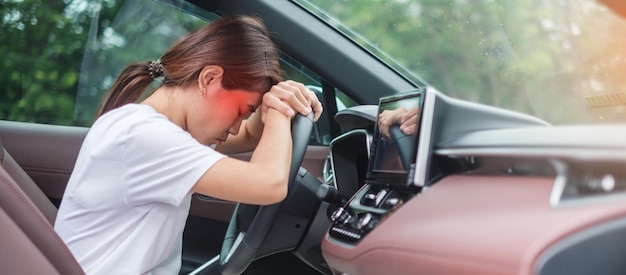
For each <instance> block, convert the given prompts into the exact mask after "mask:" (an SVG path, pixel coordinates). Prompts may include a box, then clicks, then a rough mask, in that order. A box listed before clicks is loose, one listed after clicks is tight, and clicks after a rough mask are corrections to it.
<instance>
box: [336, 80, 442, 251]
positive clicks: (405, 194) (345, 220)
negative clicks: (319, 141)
mask: <svg viewBox="0 0 626 275" xmlns="http://www.w3.org/2000/svg"><path fill="white" fill-rule="evenodd" d="M425 99H426V91H425V90H419V91H415V92H411V93H406V94H399V95H393V96H389V97H384V98H381V99H380V102H379V104H378V109H377V113H376V118H375V126H374V130H373V135H372V137H371V138H369V139H366V140H367V142H364V143H363V144H364V145H363V146H364V147H365V148H367V152H369V153H368V155H367V158H366V159H367V160H366V163H367V165H365V164H364V163H363V161H361V162H358V161H357V162H351V163H354V164H355V165H358V166H359V167H355V168H354V169H353V168H350V167H342V168H341V169H340V168H339V167H334V173H335V183H336V185H337V188H338V190H339V192H340V193H344V194H345V193H346V190H342V189H351V190H349V191H348V193H350V194H352V195H351V198H350V199H349V200H347V202H346V203H345V204H343V205H342V206H340V207H338V208H337V209H336V210H335V211H334V212H332V214H331V215H330V218H331V222H332V224H331V227H330V230H329V232H328V235H329V238H334V239H335V240H337V241H340V242H342V243H347V244H356V243H358V242H359V241H360V240H361V239H362V238H363V237H365V236H366V235H367V234H368V233H369V232H370V231H372V230H373V229H374V228H376V226H378V225H379V224H380V223H381V222H383V221H384V220H385V218H386V217H387V216H388V215H390V214H391V213H393V212H394V211H395V210H396V209H398V208H399V207H401V206H402V204H403V203H404V202H406V201H408V200H409V199H411V198H412V197H414V196H415V195H417V194H418V193H419V192H420V190H421V189H422V187H423V184H420V183H423V182H424V179H422V177H423V176H424V175H416V174H415V173H416V171H418V170H423V171H425V170H426V168H427V167H420V166H421V165H426V163H427V159H422V157H423V156H428V154H429V152H424V153H423V154H418V151H419V150H418V149H419V148H418V147H419V146H418V144H420V142H418V141H420V140H422V141H425V142H426V143H429V140H428V139H429V138H430V128H426V127H423V125H422V120H423V119H422V118H423V116H424V111H425V109H428V108H429V107H428V106H427V105H425V104H424V103H425ZM431 107H432V106H431ZM355 135H357V136H358V135H362V132H355V131H353V132H349V133H347V134H346V135H345V136H344V137H340V138H338V139H336V140H334V141H333V143H337V144H332V143H331V158H333V161H339V162H341V160H342V159H345V158H346V156H344V155H346V152H345V151H344V150H343V148H345V146H339V145H340V143H345V140H351V141H353V140H355V138H354V136H355ZM341 145H342V144H341ZM349 146H350V147H354V146H357V145H355V144H354V143H351V144H350V145H349ZM425 150H426V149H425ZM351 151H352V150H351ZM358 151H363V149H361V150H357V152H358ZM357 155H359V154H357ZM360 155H361V156H362V155H363V154H362V153H361V154H360ZM351 157H354V155H351ZM359 163H361V164H359ZM355 171H356V172H357V173H355ZM359 171H360V173H359ZM348 174H349V175H348ZM356 174H359V175H360V176H359V175H356ZM357 180H358V182H356V183H355V181H357ZM342 187H343V188H342Z"/></svg>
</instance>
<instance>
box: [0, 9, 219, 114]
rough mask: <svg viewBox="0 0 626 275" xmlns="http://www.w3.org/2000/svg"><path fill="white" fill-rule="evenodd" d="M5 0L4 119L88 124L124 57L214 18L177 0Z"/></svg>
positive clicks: (146, 52)
mask: <svg viewBox="0 0 626 275" xmlns="http://www.w3.org/2000/svg"><path fill="white" fill-rule="evenodd" d="M0 2H2V4H1V5H0V14H1V16H0V20H1V21H0V29H2V31H0V40H1V41H3V43H2V44H0V56H2V59H0V60H1V61H0V70H1V71H2V72H3V73H2V74H0V87H2V88H1V89H3V90H2V91H1V92H0V119H4V120H13V121H25V122H37V123H47V124H57V125H76V126H90V125H91V123H92V122H93V119H94V114H95V112H96V109H97V107H98V104H99V103H100V99H101V98H102V95H103V94H104V93H105V92H106V91H107V90H108V88H109V87H110V85H111V84H112V83H113V81H114V80H115V78H116V77H117V75H118V74H119V72H120V71H121V70H122V69H123V66H124V65H126V64H128V63H130V62H134V61H141V60H146V61H147V60H151V59H154V58H155V57H158V56H160V55H161V54H162V52H163V51H164V50H165V48H166V47H167V46H169V45H170V44H171V43H173V42H174V40H175V39H177V38H178V37H180V36H181V35H183V34H185V33H187V32H188V31H189V30H191V29H193V28H195V27H197V26H200V25H202V24H206V20H210V19H211V18H212V17H211V16H212V15H211V14H207V13H206V12H204V13H203V12H202V11H201V10H199V9H195V8H194V7H193V6H191V5H190V4H188V3H186V2H184V1H175V0H170V1H167V0H163V1H136V0H132V1H131V0H126V1H124V0H107V1H2V0H0ZM191 13H193V14H195V16H194V15H191ZM201 18H202V19H201Z"/></svg>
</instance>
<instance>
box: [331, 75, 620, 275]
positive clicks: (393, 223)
mask: <svg viewBox="0 0 626 275" xmlns="http://www.w3.org/2000/svg"><path fill="white" fill-rule="evenodd" d="M398 108H403V109H406V110H407V111H408V110H411V109H412V108H417V110H418V112H416V113H415V114H416V115H417V119H413V120H412V121H413V122H414V123H415V126H416V127H415V128H414V129H415V130H414V131H413V132H411V133H406V132H403V131H400V130H399V129H398V128H400V127H398V126H399V125H395V126H393V124H392V123H387V122H388V120H386V117H385V114H386V111H390V110H397V109H398ZM336 120H337V121H338V122H339V123H340V124H341V126H342V128H343V129H344V131H345V134H343V135H342V136H340V137H337V138H335V139H334V140H333V141H332V142H331V146H330V156H329V162H330V164H329V165H328V167H329V169H330V170H331V171H330V172H329V173H331V174H332V177H329V178H330V179H331V180H330V181H329V182H328V184H329V185H331V186H333V187H335V188H336V189H337V191H338V193H339V194H340V197H341V200H338V203H337V205H336V207H334V208H333V209H332V211H331V213H330V219H331V225H330V227H329V229H328V231H327V234H326V236H325V238H324V239H323V241H322V253H323V256H324V259H325V260H326V262H327V263H328V265H329V266H330V267H331V269H332V270H333V272H334V273H335V274H383V273H384V274H626V263H625V262H626V261H623V259H622V258H623V257H622V256H623V255H626V192H624V191H625V190H626V172H622V170H623V169H622V167H624V165H625V164H626V142H624V141H622V138H621V137H624V136H626V128H625V127H623V126H611V125H608V126H570V127H567V126H563V127H554V126H551V125H549V124H548V123H546V122H544V121H542V120H540V119H537V118H535V117H532V116H529V115H525V114H519V113H515V112H511V111H506V110H501V109H497V108H493V107H489V106H483V105H480V104H476V103H471V102H465V101H461V100H457V99H454V98H450V97H447V96H445V95H443V94H442V93H440V92H438V91H437V90H435V89H433V88H430V87H429V88H424V89H419V90H415V91H410V92H408V93H405V94H399V95H393V96H389V97H384V98H381V99H380V103H379V104H378V106H358V107H354V108H349V109H347V110H344V111H342V112H339V113H338V114H337V116H336ZM398 124H400V123H398ZM387 126H393V127H396V130H395V133H394V131H393V130H389V129H390V128H392V127H387ZM385 127H387V128H389V129H387V128H385Z"/></svg>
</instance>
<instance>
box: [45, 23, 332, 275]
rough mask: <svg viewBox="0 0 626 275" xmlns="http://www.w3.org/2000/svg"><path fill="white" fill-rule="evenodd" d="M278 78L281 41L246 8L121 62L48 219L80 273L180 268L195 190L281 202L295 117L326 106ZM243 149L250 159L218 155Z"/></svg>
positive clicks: (251, 200)
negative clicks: (142, 58)
mask: <svg viewBox="0 0 626 275" xmlns="http://www.w3.org/2000/svg"><path fill="white" fill-rule="evenodd" d="M159 77H163V80H162V84H161V85H160V86H159V87H158V88H157V89H156V90H155V91H154V92H153V93H152V94H150V95H149V96H148V97H147V98H145V100H143V101H141V102H140V103H135V102H136V101H137V100H138V99H139V98H140V97H141V94H142V93H143V92H144V90H145V89H146V87H147V86H148V85H150V83H151V82H152V81H153V80H154V79H155V78H159ZM280 81H281V71H280V68H279V63H278V51H277V48H276V46H275V45H274V43H273V42H272V41H271V39H270V37H269V34H268V32H267V31H266V29H265V27H264V26H263V24H262V22H261V21H260V20H259V19H256V18H253V17H248V16H233V17H226V18H222V19H220V20H217V21H215V22H213V23H211V24H209V25H207V26H205V27H204V28H201V29H199V30H197V31H195V32H192V33H190V34H189V35H187V36H185V37H183V38H182V39H181V40H180V41H178V42H177V43H176V44H175V45H173V46H172V47H171V48H170V49H168V50H167V51H166V52H165V53H164V54H163V56H162V57H161V58H160V60H157V61H153V62H141V63H135V64H131V65H129V66H128V67H127V68H126V69H124V71H123V72H122V73H121V75H120V76H119V78H118V79H117V81H116V82H115V83H114V85H113V87H112V88H111V90H110V91H109V92H108V94H107V96H106V97H105V100H104V103H103V105H102V108H101V110H100V112H99V114H98V118H97V120H96V122H95V123H94V124H93V126H92V127H91V129H90V131H89V133H88V134H87V137H86V139H85V141H84V143H83V145H82V147H81V151H80V153H79V156H78V159H77V162H76V166H75V168H74V171H73V173H72V176H71V178H70V181H69V183H68V186H67V188H66V191H65V194H64V196H63V200H62V203H61V206H60V208H59V213H58V216H57V220H56V223H55V230H56V231H57V232H58V234H59V235H60V236H61V238H62V239H63V240H64V241H65V243H66V244H67V245H68V247H69V249H70V250H71V251H72V253H73V254H74V256H75V257H76V258H77V260H78V262H79V263H80V264H81V266H82V267H83V269H84V270H85V271H86V272H87V273H88V274H105V273H106V274H145V273H149V274H176V273H178V271H179V269H180V265H181V250H182V232H183V228H184V226H185V221H186V219H187V215H188V211H189V205H190V201H191V194H193V193H201V194H204V195H207V196H211V197H216V198H221V199H225V200H231V201H238V202H242V203H249V204H260V205H264V204H272V203H276V202H279V201H281V200H282V199H284V198H285V196H286V193H287V180H288V179H287V178H288V174H289V163H290V158H291V136H290V120H291V118H293V117H294V115H295V114H296V112H299V113H302V114H305V115H306V114H308V113H310V112H311V111H313V112H315V119H317V118H318V117H319V115H320V113H321V111H322V107H321V104H320V102H319V101H318V100H317V97H316V96H315V94H313V93H312V92H311V91H309V90H308V89H306V88H305V87H304V86H303V85H302V84H300V83H296V82H293V81H283V82H280ZM255 110H256V112H253V111H255ZM248 116H249V117H248ZM246 117H248V119H247V120H244V118H246ZM250 150H254V152H253V154H252V158H251V160H250V161H249V162H244V161H240V160H236V159H233V158H228V157H226V156H225V155H224V154H227V153H237V152H242V151H250Z"/></svg>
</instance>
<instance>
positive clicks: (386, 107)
mask: <svg viewBox="0 0 626 275" xmlns="http://www.w3.org/2000/svg"><path fill="white" fill-rule="evenodd" d="M422 102H423V93H422V92H412V93H405V94H398V95H393V96H388V97H383V98H381V99H380V101H379V105H378V116H377V119H376V126H375V128H374V137H373V140H372V146H371V148H370V149H371V151H370V152H371V153H370V161H369V167H368V175H367V181H368V182H373V183H383V184H408V174H409V171H410V170H411V169H412V167H413V165H414V164H415V156H416V148H417V147H416V145H417V140H418V138H417V137H418V136H419V130H420V128H419V125H420V120H421V115H422Z"/></svg>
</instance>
